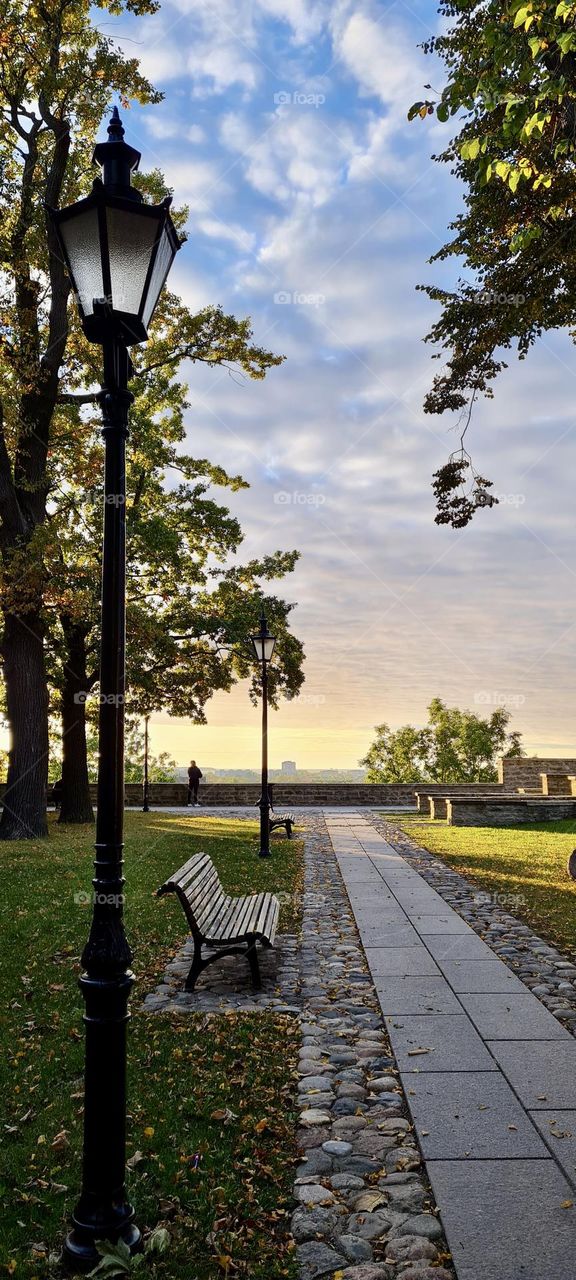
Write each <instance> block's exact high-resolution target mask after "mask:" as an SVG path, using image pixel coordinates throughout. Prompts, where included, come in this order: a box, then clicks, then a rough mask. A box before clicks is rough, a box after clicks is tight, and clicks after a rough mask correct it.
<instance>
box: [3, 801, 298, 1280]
mask: <svg viewBox="0 0 576 1280" xmlns="http://www.w3.org/2000/svg"><path fill="white" fill-rule="evenodd" d="M126 827H127V830H126V877H127V884H126V898H127V906H126V923H127V930H128V934H129V938H130V941H131V944H132V946H133V950H134V967H135V971H136V974H137V978H138V985H137V987H136V988H135V992H134V996H133V999H132V1010H133V1018H132V1023H131V1027H130V1044H129V1055H130V1068H129V1070H130V1087H129V1122H128V1156H129V1160H130V1165H131V1168H130V1193H131V1196H132V1199H133V1201H134V1202H135V1204H136V1205H137V1209H138V1221H139V1224H140V1225H141V1226H142V1227H145V1228H146V1229H147V1230H152V1229H154V1228H156V1227H157V1226H158V1225H161V1226H165V1227H167V1228H168V1231H169V1233H170V1245H169V1248H168V1250H167V1251H166V1252H165V1253H164V1254H162V1255H154V1257H153V1258H152V1256H151V1257H150V1259H147V1260H146V1262H145V1263H144V1264H143V1266H142V1267H140V1268H139V1269H138V1274H139V1275H140V1276H146V1275H151V1276H155V1277H156V1276H158V1277H169V1278H170V1280H180V1278H181V1280H216V1278H219V1280H221V1278H222V1277H223V1276H226V1275H229V1276H230V1277H236V1276H238V1277H244V1276H250V1277H254V1280H265V1278H266V1280H268V1278H270V1280H273V1278H276V1277H282V1276H293V1275H294V1274H295V1266H294V1261H293V1256H292V1252H291V1249H290V1237H289V1235H288V1229H287V1223H288V1209H289V1204H290V1195H291V1187H292V1182H293V1171H294V1161H295V1157H296V1147H295V1141H294V1120H295V1115H296V1111H295V1107H294V1095H295V1089H296V1075H295V1061H296V1053H297V1046H298V1037H297V1029H296V1026H295V1024H294V1022H293V1021H292V1020H291V1019H290V1018H289V1017H281V1016H273V1015H271V1014H259V1015H248V1014H244V1015H235V1014H230V1015H211V1016H200V1015H190V1014H188V1013H185V1014H182V1015H180V1016H170V1015H166V1014H161V1015H159V1014H148V1015H145V1014H144V1013H142V1011H141V1008H140V1005H141V999H142V997H143V996H144V995H145V994H146V992H147V991H148V990H150V989H152V988H153V987H154V986H155V985H156V984H157V982H158V980H159V978H160V976H161V974H162V972H163V969H164V966H165V963H166V960H167V959H168V957H169V956H170V955H171V954H173V953H174V951H175V950H176V948H177V947H178V946H179V945H180V944H181V942H182V941H183V939H184V937H185V934H186V922H185V919H184V915H183V913H182V911H181V908H180V907H179V904H178V903H177V902H176V900H175V899H174V898H168V899H164V900H162V901H158V900H157V899H156V898H155V897H154V891H155V889H156V888H157V887H158V885H159V884H160V883H161V882H162V881H163V880H164V879H165V878H166V876H167V875H168V874H169V872H170V871H172V870H175V869H176V868H177V867H178V866H180V865H181V863H182V862H184V861H185V859H186V858H187V857H190V855H191V854H192V853H193V852H197V851H199V850H205V851H206V852H208V853H210V855H211V856H212V858H213V859H214V861H215V863H216V865H217V866H218V870H219V872H220V875H221V878H222V881H223V884H224V886H225V888H227V889H228V890H229V891H231V892H239V893H241V892H244V891H249V890H257V889H264V888H266V889H272V890H274V891H282V894H283V897H282V914H281V918H280V929H281V930H284V931H285V932H290V931H294V930H295V929H297V928H298V924H299V910H300V907H299V899H300V885H301V876H302V844H301V842H300V841H298V840H296V839H295V840H293V841H291V842H288V841H286V840H285V839H283V838H282V837H281V836H280V837H278V839H274V840H273V856H272V857H271V858H270V859H269V860H262V859H259V858H258V856H257V847H258V846H257V824H256V823H249V824H246V823H244V822H238V821H233V820H225V819H217V818H205V817H188V816H182V817H180V816H173V815H168V814H161V813H150V814H140V813H131V814H128V815H127V824H126ZM93 839H94V833H93V830H92V828H88V827H82V828H60V827H58V826H57V824H55V823H53V824H51V826H50V836H49V839H48V840H47V841H38V842H31V841H30V842H29V841H21V842H18V843H15V844H7V845H4V847H3V849H2V857H3V862H4V876H3V895H2V903H1V905H0V939H1V941H0V946H1V948H2V970H3V974H4V983H3V988H4V989H3V996H2V1003H1V1007H0V1027H1V1035H2V1041H3V1043H2V1054H1V1063H2V1066H1V1067H0V1071H1V1075H0V1090H1V1097H2V1110H3V1117H2V1138H3V1141H2V1147H3V1159H2V1173H1V1175H0V1266H2V1267H4V1269H5V1270H7V1272H8V1273H9V1274H13V1273H14V1274H15V1276H16V1280H18V1276H22V1277H24V1278H26V1280H33V1277H38V1280H41V1278H42V1277H43V1276H45V1275H48V1274H58V1267H57V1265H56V1263H55V1261H54V1259H53V1260H52V1261H51V1260H50V1255H51V1254H52V1255H55V1254H56V1253H57V1252H58V1251H59V1249H60V1246H61V1243H62V1239H63V1236H64V1234H65V1230H66V1226H67V1223H68V1219H69V1214H70V1210H71V1208H72V1206H73V1204H74V1201H75V1199H76V1196H77V1192H78V1179H79V1167H80V1166H79V1150H80V1145H81V1133H82V1117H81V1107H82V1063H83V1035H82V1000H81V997H80V993H79V991H78V988H77V977H78V974H79V972H80V969H79V963H78V956H79V953H80V951H81V949H82V946H83V943H84V941H85V936H86V933H87V928H88V922H89V907H88V906H87V905H86V904H85V903H83V902H82V901H81V900H80V901H78V900H77V895H78V894H80V895H81V898H82V896H83V895H84V896H85V895H86V891H89V890H90V877H91V858H92V844H93ZM247 980H248V979H247ZM230 1113H231V1114H230Z"/></svg>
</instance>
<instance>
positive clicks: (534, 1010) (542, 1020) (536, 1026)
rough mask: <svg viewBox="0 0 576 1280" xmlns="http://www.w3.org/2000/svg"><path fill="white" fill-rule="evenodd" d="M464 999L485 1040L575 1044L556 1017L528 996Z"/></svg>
mask: <svg viewBox="0 0 576 1280" xmlns="http://www.w3.org/2000/svg"><path fill="white" fill-rule="evenodd" d="M460 999H461V1001H462V1004H463V1005H464V1008H465V1010H466V1012H467V1013H469V1014H470V1017H471V1019H472V1021H473V1023H474V1024H475V1026H476V1027H477V1028H478V1030H479V1032H480V1035H481V1036H484V1039H485V1040H566V1039H568V1040H572V1042H573V1043H574V1047H575V1048H576V1042H575V1041H574V1040H573V1037H572V1036H571V1035H570V1033H569V1032H568V1031H566V1029H565V1028H564V1027H562V1026H561V1025H560V1023H559V1022H558V1021H557V1019H556V1018H555V1017H554V1016H553V1014H551V1013H549V1012H548V1009H545V1008H544V1005H543V1004H540V1001H539V1000H538V999H537V998H536V996H533V995H532V994H531V993H530V992H529V991H527V992H526V995H510V996H507V995H465V994H464V993H462V994H461V996H460Z"/></svg>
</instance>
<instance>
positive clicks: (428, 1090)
mask: <svg viewBox="0 0 576 1280" xmlns="http://www.w3.org/2000/svg"><path fill="white" fill-rule="evenodd" d="M408 1105H409V1107H410V1110H411V1112H412V1115H413V1117H414V1123H415V1126H416V1133H417V1135H418V1139H419V1141H420V1146H421V1147H422V1152H423V1155H424V1159H425V1160H470V1159H477V1160H509V1159H512V1158H513V1157H517V1158H518V1157H528V1156H530V1157H536V1156H541V1157H545V1156H547V1155H548V1152H547V1150H546V1147H545V1146H544V1143H543V1141H542V1138H541V1136H540V1134H539V1133H538V1132H537V1130H536V1129H535V1127H534V1125H533V1124H532V1122H531V1120H530V1119H529V1117H528V1116H527V1115H526V1112H525V1110H524V1108H523V1107H522V1106H521V1104H520V1103H519V1102H518V1099H517V1098H516V1096H515V1094H514V1093H513V1091H512V1089H511V1088H510V1085H509V1084H508V1083H507V1082H506V1080H504V1079H503V1077H502V1076H501V1075H500V1072H498V1071H440V1072H437V1073H432V1072H428V1073H426V1074H424V1073H422V1075H420V1076H413V1077H412V1079H411V1082H410V1084H409V1086H408Z"/></svg>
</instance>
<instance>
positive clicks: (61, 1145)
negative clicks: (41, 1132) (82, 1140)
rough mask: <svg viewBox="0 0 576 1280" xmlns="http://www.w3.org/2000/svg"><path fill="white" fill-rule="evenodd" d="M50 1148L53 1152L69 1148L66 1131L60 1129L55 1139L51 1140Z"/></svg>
mask: <svg viewBox="0 0 576 1280" xmlns="http://www.w3.org/2000/svg"><path fill="white" fill-rule="evenodd" d="M51 1146H52V1150H53V1151H64V1149H65V1148H66V1147H69V1146H70V1142H69V1139H68V1132H67V1130H66V1129H61V1130H60V1133H57V1134H56V1137H55V1138H53V1139H52V1143H51Z"/></svg>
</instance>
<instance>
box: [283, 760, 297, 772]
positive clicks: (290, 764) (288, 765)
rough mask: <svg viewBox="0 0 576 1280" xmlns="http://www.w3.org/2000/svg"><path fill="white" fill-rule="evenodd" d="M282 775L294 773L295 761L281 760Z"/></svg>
mask: <svg viewBox="0 0 576 1280" xmlns="http://www.w3.org/2000/svg"><path fill="white" fill-rule="evenodd" d="M282 773H296V761H295V760H283V761H282Z"/></svg>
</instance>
